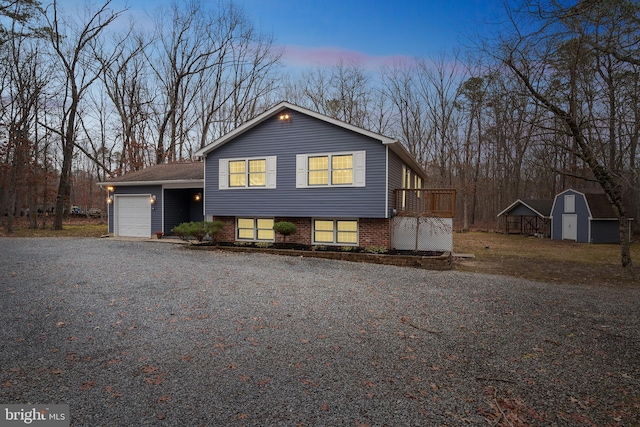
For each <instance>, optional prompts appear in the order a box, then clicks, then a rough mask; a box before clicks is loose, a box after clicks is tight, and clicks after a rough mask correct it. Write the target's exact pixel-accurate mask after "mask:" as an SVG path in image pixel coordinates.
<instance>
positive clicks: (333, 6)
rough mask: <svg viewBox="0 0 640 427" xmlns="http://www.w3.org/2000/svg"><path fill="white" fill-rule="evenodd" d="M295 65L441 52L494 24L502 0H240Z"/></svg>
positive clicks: (373, 62) (371, 62)
mask: <svg viewBox="0 0 640 427" xmlns="http://www.w3.org/2000/svg"><path fill="white" fill-rule="evenodd" d="M236 3H237V4H239V5H241V6H243V7H244V9H245V11H246V12H247V14H248V15H249V16H251V18H252V19H253V21H254V23H255V25H256V26H257V27H258V28H261V29H262V30H263V31H266V32H268V33H271V34H273V35H274V36H275V39H276V43H277V44H279V45H284V46H286V55H285V60H286V61H287V62H288V63H290V64H292V65H306V64H335V63H336V62H337V59H339V58H341V59H344V60H351V59H353V60H356V61H359V62H362V63H363V65H379V64H382V63H385V62H388V61H391V60H393V59H394V58H397V57H408V58H414V57H436V56H437V55H438V54H440V53H442V52H446V53H450V52H451V51H452V50H453V49H454V48H456V47H461V46H462V45H464V44H467V45H468V44H470V43H472V41H471V40H473V36H474V35H477V33H487V32H492V31H493V30H495V25H494V23H495V22H497V20H498V17H499V16H500V14H501V12H502V10H503V9H502V6H501V0H450V1H446V0H405V1H379V0H375V1H372V0H323V1H304V0H302V1H297V2H287V1H282V0H236Z"/></svg>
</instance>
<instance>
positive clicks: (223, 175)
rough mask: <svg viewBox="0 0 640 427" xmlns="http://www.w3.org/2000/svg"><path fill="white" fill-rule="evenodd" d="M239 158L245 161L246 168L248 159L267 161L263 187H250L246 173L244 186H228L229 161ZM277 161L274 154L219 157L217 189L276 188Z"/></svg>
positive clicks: (238, 159)
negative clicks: (230, 157) (229, 157)
mask: <svg viewBox="0 0 640 427" xmlns="http://www.w3.org/2000/svg"><path fill="white" fill-rule="evenodd" d="M240 160H241V161H245V162H247V168H248V166H249V164H248V162H249V161H250V160H266V162H267V170H266V181H267V182H266V185H265V186H264V187H250V186H249V177H248V175H247V182H246V184H245V185H244V187H230V186H229V162H235V161H240ZM277 163H278V161H277V157H276V156H267V157H238V158H232V159H220V160H219V161H218V189H219V190H263V189H273V188H276V175H277V173H276V169H277ZM247 174H248V170H247Z"/></svg>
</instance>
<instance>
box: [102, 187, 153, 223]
mask: <svg viewBox="0 0 640 427" xmlns="http://www.w3.org/2000/svg"><path fill="white" fill-rule="evenodd" d="M114 186H115V191H114V192H113V194H114V195H117V194H141V195H142V194H154V195H155V196H156V202H155V203H154V206H153V207H152V208H151V233H155V232H156V231H158V230H162V206H163V202H162V186H160V185H145V186H132V187H118V186H117V184H115V185H114ZM109 233H113V203H111V204H109Z"/></svg>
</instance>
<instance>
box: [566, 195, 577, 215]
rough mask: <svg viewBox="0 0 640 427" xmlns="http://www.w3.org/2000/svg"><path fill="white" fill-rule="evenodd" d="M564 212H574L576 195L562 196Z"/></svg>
mask: <svg viewBox="0 0 640 427" xmlns="http://www.w3.org/2000/svg"><path fill="white" fill-rule="evenodd" d="M564 212H565V213H575V212H576V195H575V194H565V196H564Z"/></svg>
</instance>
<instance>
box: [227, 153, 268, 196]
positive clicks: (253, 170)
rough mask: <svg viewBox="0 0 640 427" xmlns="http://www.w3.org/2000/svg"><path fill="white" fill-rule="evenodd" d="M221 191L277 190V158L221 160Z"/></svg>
mask: <svg viewBox="0 0 640 427" xmlns="http://www.w3.org/2000/svg"><path fill="white" fill-rule="evenodd" d="M218 177H219V182H218V188H219V189H220V190H227V189H237V188H276V157H275V156H271V157H263V158H250V159H220V161H219V175H218Z"/></svg>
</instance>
